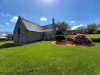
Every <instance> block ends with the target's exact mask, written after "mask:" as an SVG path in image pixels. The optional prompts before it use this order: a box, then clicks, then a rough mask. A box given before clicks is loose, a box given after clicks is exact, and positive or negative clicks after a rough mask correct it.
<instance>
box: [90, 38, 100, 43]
mask: <svg viewBox="0 0 100 75" xmlns="http://www.w3.org/2000/svg"><path fill="white" fill-rule="evenodd" d="M91 40H92V41H93V42H98V43H100V38H91Z"/></svg>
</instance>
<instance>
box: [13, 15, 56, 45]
mask: <svg viewBox="0 0 100 75" xmlns="http://www.w3.org/2000/svg"><path fill="white" fill-rule="evenodd" d="M55 35H56V25H55V21H54V18H53V19H52V24H49V25H45V26H40V25H39V24H36V23H34V22H31V21H28V20H26V19H24V18H22V17H20V16H19V18H18V21H17V23H16V26H15V29H14V32H13V36H14V43H18V44H27V43H32V42H35V41H41V40H53V39H54V38H55Z"/></svg>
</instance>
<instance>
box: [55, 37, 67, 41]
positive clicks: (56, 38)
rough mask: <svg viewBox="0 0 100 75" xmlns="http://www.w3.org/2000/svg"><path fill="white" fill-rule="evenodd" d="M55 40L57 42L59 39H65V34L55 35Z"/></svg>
mask: <svg viewBox="0 0 100 75" xmlns="http://www.w3.org/2000/svg"><path fill="white" fill-rule="evenodd" d="M55 40H56V41H57V42H61V41H63V40H65V36H64V35H56V37H55Z"/></svg>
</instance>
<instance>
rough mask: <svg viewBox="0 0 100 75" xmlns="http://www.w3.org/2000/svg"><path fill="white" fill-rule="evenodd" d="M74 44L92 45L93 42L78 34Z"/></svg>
mask: <svg viewBox="0 0 100 75" xmlns="http://www.w3.org/2000/svg"><path fill="white" fill-rule="evenodd" d="M73 42H74V43H77V44H92V40H91V39H88V38H87V37H86V36H85V35H84V34H77V35H76V37H75V38H74V40H73Z"/></svg>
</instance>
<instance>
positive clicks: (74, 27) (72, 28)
mask: <svg viewBox="0 0 100 75" xmlns="http://www.w3.org/2000/svg"><path fill="white" fill-rule="evenodd" d="M81 26H83V24H80V25H77V26H73V27H71V30H75V29H77V28H78V27H81Z"/></svg>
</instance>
